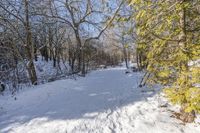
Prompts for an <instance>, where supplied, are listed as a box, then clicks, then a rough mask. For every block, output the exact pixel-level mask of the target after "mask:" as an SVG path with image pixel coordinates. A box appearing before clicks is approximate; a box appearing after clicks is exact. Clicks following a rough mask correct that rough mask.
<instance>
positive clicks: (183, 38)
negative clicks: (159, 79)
mask: <svg viewBox="0 0 200 133" xmlns="http://www.w3.org/2000/svg"><path fill="white" fill-rule="evenodd" d="M181 2H182V3H183V4H185V2H186V0H181ZM179 16H180V27H181V32H180V36H179V47H180V49H181V50H187V33H186V9H185V8H184V7H183V9H182V11H180V13H179ZM183 52H184V51H183ZM188 71H189V66H188V61H187V60H186V61H182V62H180V74H181V75H183V76H184V78H185V79H184V80H185V83H186V84H184V86H182V87H183V88H185V89H188V88H190V87H191V85H190V84H188V81H189V80H190V77H189V75H188V74H186V73H187V72H188ZM187 105H188V102H187V100H185V102H184V103H183V104H182V105H181V110H180V112H181V114H180V119H181V120H183V121H184V122H193V121H194V118H195V112H194V111H191V112H189V113H187V112H185V109H186V108H187Z"/></svg>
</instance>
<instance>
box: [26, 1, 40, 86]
mask: <svg viewBox="0 0 200 133" xmlns="http://www.w3.org/2000/svg"><path fill="white" fill-rule="evenodd" d="M24 4H25V15H26V19H25V28H26V45H25V49H26V55H27V58H28V65H27V69H28V74H29V78H30V80H31V83H32V84H33V85H36V84H37V75H36V71H35V66H34V63H33V58H34V47H33V44H32V35H31V29H30V25H29V8H28V0H24Z"/></svg>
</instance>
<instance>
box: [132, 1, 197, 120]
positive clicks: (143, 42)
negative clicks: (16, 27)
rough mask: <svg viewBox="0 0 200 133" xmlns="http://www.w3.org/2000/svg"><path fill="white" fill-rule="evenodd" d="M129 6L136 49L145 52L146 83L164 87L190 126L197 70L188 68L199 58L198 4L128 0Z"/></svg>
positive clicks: (195, 94)
mask: <svg viewBox="0 0 200 133" xmlns="http://www.w3.org/2000/svg"><path fill="white" fill-rule="evenodd" d="M129 4H130V5H132V6H133V8H134V9H135V13H134V19H135V22H136V28H137V36H138V38H137V46H138V48H139V49H140V50H141V51H142V50H143V51H145V52H146V58H147V59H146V64H147V71H148V72H150V73H151V76H150V77H151V78H150V79H149V81H150V82H152V83H160V84H162V85H164V86H165V88H166V89H165V92H166V95H167V96H168V98H169V99H170V100H171V101H172V102H173V103H175V104H180V105H181V112H182V116H183V117H181V119H182V120H184V121H186V122H191V121H192V120H194V116H195V115H194V112H196V113H197V112H198V113H199V112H200V105H199V103H200V88H199V87H198V86H197V85H196V83H199V82H200V79H199V76H200V75H199V74H200V68H199V67H197V66H196V65H189V64H190V63H191V62H192V61H195V60H198V59H199V57H200V56H199V55H200V45H199V35H200V34H199V22H197V21H198V20H199V17H198V12H199V10H198V6H199V5H200V3H199V1H198V0H194V1H189V0H173V1H162V0H158V1H153V0H148V1H145V0H130V1H129ZM191 114H193V115H191ZM188 116H192V118H191V117H190V118H191V119H188Z"/></svg>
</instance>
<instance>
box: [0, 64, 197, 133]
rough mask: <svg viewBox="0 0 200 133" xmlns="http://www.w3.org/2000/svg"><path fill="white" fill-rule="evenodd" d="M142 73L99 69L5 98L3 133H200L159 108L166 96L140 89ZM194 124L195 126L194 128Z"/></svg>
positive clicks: (0, 102)
mask: <svg viewBox="0 0 200 133" xmlns="http://www.w3.org/2000/svg"><path fill="white" fill-rule="evenodd" d="M140 78H141V74H140V73H130V74H125V69H124V68H110V69H105V70H98V71H94V72H92V73H90V74H88V75H87V77H85V78H79V79H77V80H70V79H67V80H60V81H55V82H52V83H48V84H44V85H39V86H37V87H34V88H30V89H28V90H25V91H23V92H20V93H19V94H18V95H17V100H14V99H13V98H11V97H9V96H4V97H0V106H3V110H2V111H1V112H0V132H2V133H4V132H5V133H7V132H9V133H169V132H171V133H198V132H200V130H199V128H197V127H195V125H188V126H183V125H181V124H180V122H178V121H177V120H175V119H173V118H171V117H170V113H169V112H167V111H166V109H165V108H159V106H160V105H161V104H163V103H164V102H165V99H164V98H163V97H162V96H161V95H159V94H155V93H156V92H153V91H149V92H146V93H144V92H142V91H141V89H140V88H137V86H138V83H139V81H140ZM191 128H193V130H192V132H191Z"/></svg>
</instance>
